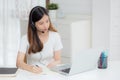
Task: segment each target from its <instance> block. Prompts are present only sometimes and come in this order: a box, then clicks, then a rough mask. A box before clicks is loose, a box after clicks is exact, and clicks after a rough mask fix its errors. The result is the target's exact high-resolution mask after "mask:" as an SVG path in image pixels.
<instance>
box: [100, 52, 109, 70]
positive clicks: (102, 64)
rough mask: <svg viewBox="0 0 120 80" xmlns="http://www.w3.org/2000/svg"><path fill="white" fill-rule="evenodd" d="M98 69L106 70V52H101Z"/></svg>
mask: <svg viewBox="0 0 120 80" xmlns="http://www.w3.org/2000/svg"><path fill="white" fill-rule="evenodd" d="M98 68H100V69H106V68H107V52H105V51H103V52H102V53H101V55H100V57H99V61H98Z"/></svg>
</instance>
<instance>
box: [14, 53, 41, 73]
mask: <svg viewBox="0 0 120 80" xmlns="http://www.w3.org/2000/svg"><path fill="white" fill-rule="evenodd" d="M25 57H26V56H25V54H24V53H20V52H18V55H17V62H16V66H17V67H18V68H21V69H24V70H27V71H30V72H33V73H41V72H42V68H40V67H37V66H32V65H28V64H27V63H26V62H25Z"/></svg>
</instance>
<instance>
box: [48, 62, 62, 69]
mask: <svg viewBox="0 0 120 80" xmlns="http://www.w3.org/2000/svg"><path fill="white" fill-rule="evenodd" d="M60 63H61V61H52V62H51V63H49V64H48V65H47V67H48V68H52V67H54V66H56V65H57V64H60Z"/></svg>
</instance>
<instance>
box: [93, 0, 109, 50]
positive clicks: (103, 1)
mask: <svg viewBox="0 0 120 80" xmlns="http://www.w3.org/2000/svg"><path fill="white" fill-rule="evenodd" d="M109 40H110V0H93V4H92V44H93V47H98V48H104V49H108V48H109V46H110V45H109V44H110V41H109Z"/></svg>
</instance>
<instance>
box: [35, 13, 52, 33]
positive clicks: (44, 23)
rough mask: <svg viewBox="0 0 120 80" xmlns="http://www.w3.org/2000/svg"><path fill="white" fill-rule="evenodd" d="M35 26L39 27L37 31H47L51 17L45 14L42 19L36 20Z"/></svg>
mask: <svg viewBox="0 0 120 80" xmlns="http://www.w3.org/2000/svg"><path fill="white" fill-rule="evenodd" d="M35 26H36V28H37V31H39V32H44V33H46V32H47V31H48V28H49V26H50V21H49V17H48V16H47V15H44V16H43V17H42V19H40V20H39V21H37V22H35Z"/></svg>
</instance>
